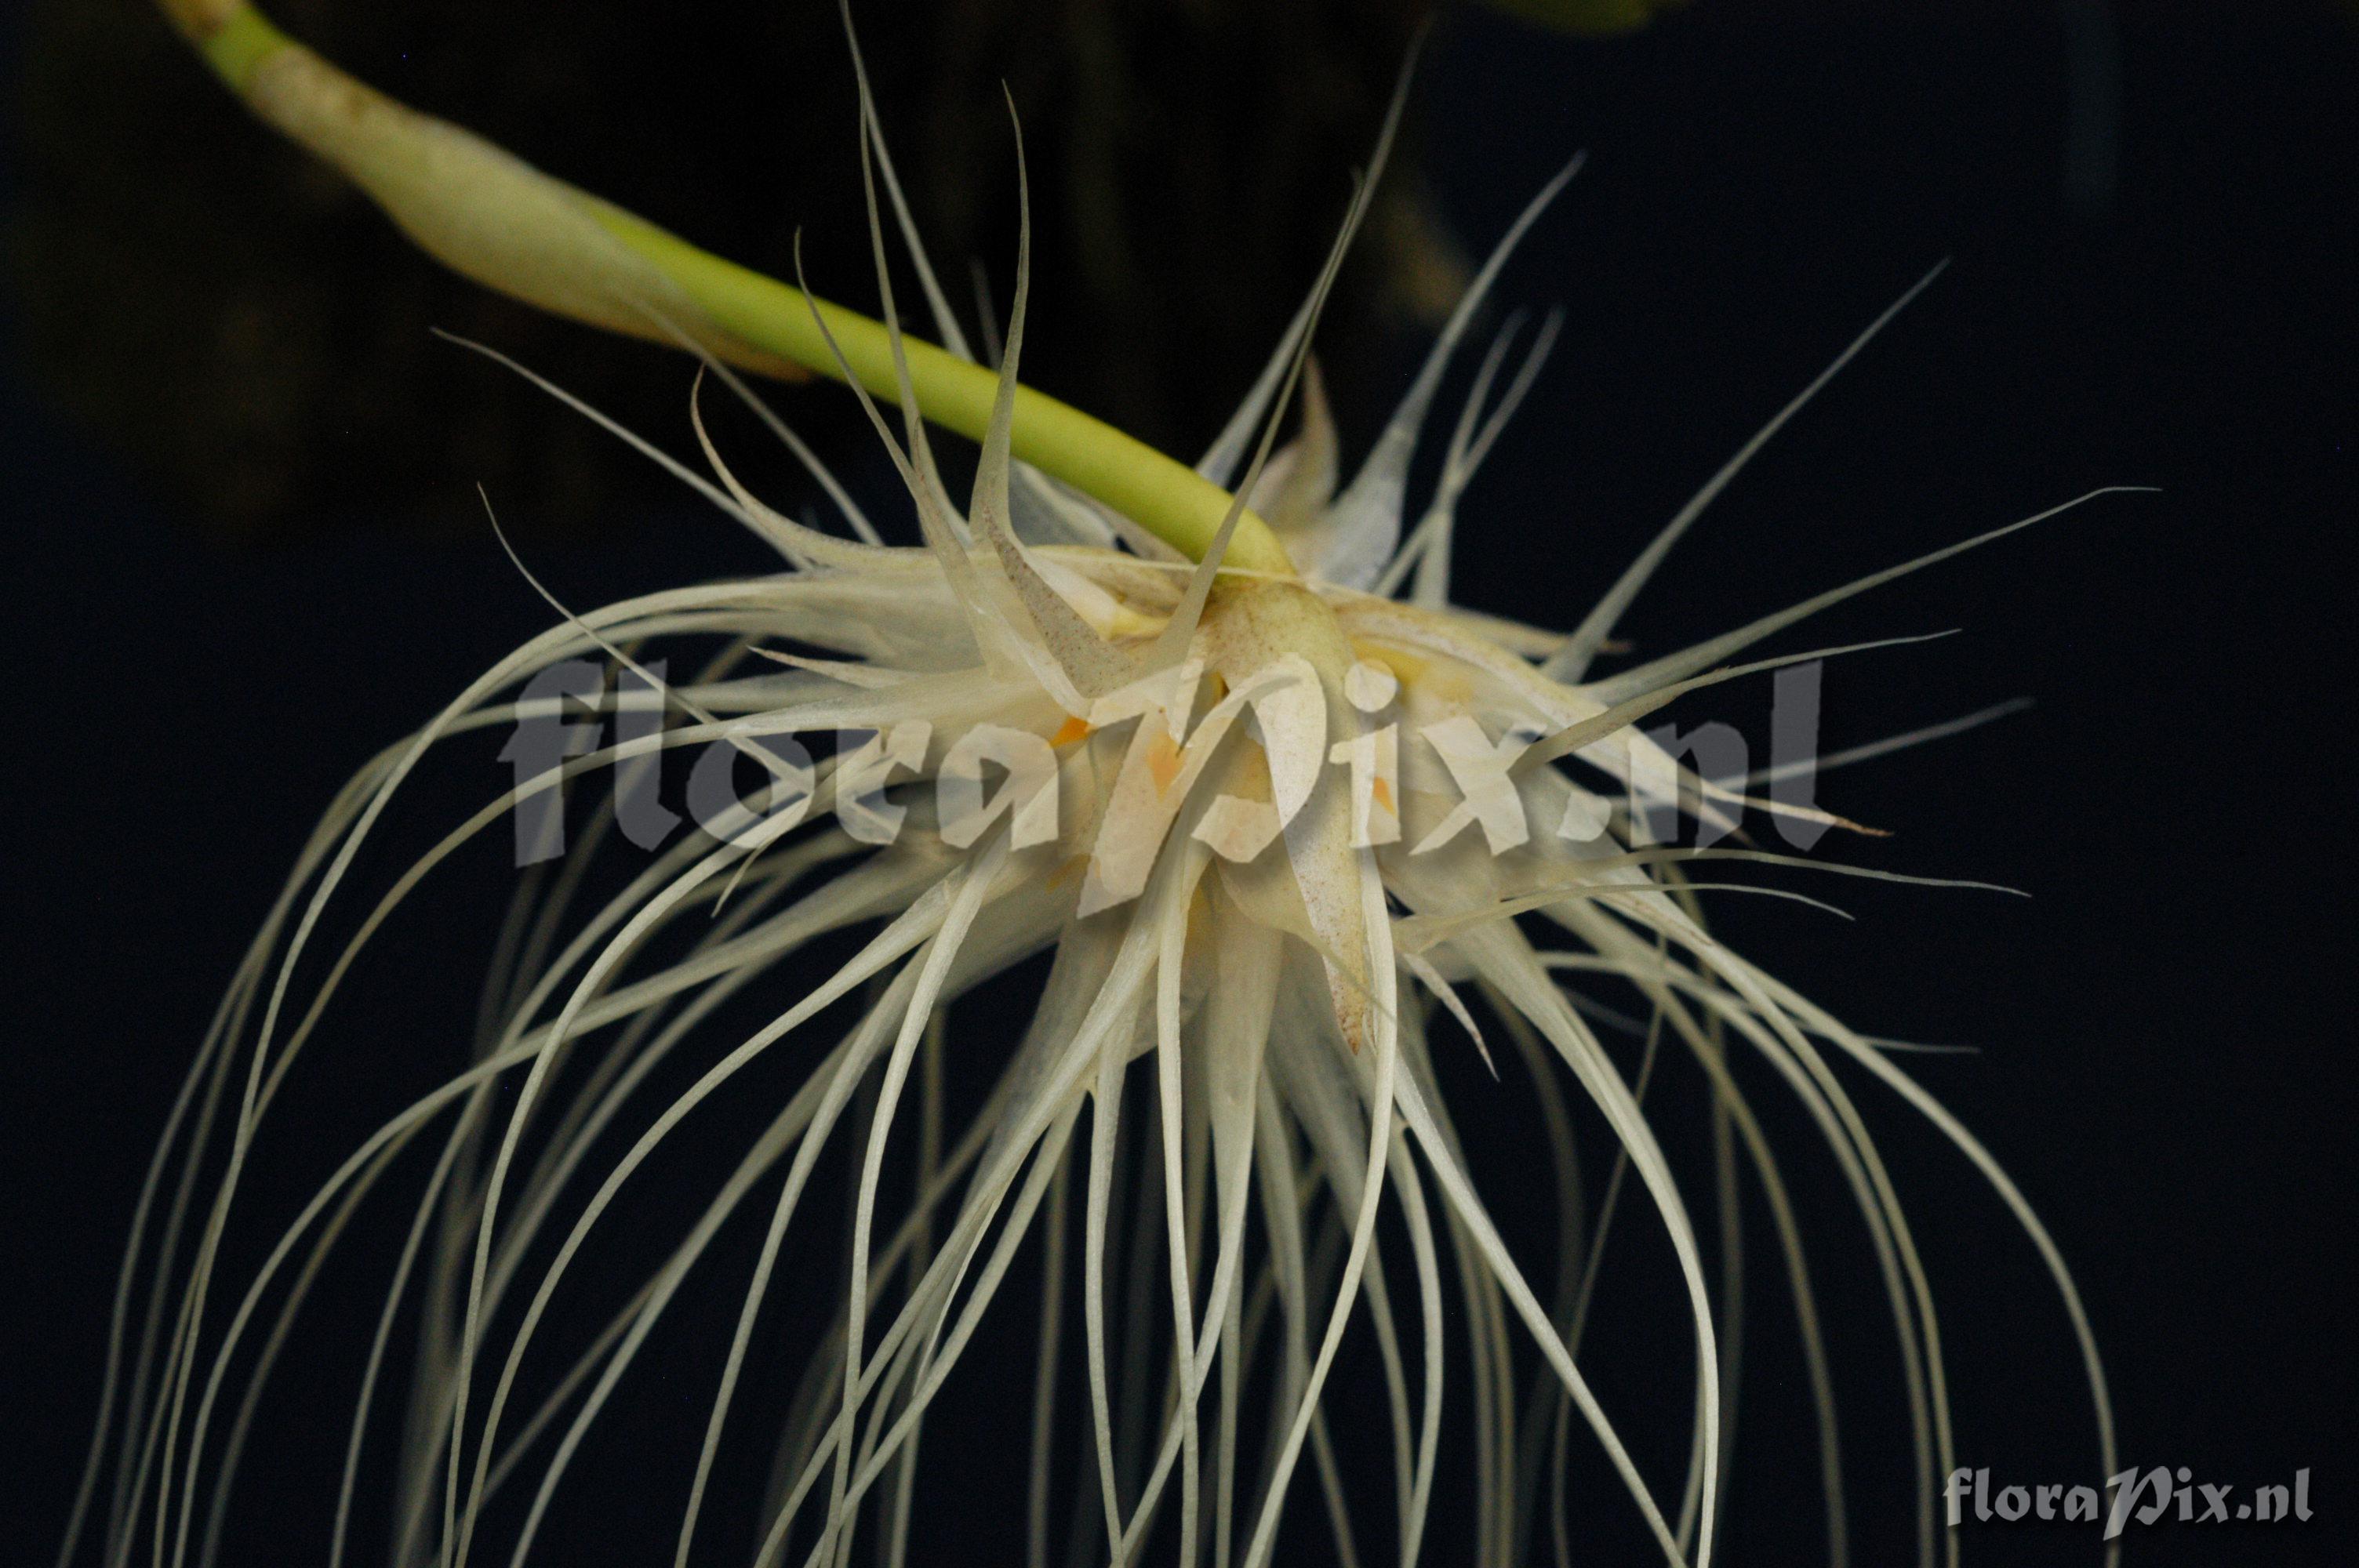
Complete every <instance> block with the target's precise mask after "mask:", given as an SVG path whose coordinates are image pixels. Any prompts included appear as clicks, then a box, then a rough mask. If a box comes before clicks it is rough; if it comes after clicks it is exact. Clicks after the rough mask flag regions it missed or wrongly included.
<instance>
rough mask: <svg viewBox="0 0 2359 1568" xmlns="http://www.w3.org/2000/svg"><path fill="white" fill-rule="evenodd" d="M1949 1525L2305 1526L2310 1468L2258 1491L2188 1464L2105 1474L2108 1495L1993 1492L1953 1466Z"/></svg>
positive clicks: (2108, 1535) (2108, 1528)
mask: <svg viewBox="0 0 2359 1568" xmlns="http://www.w3.org/2000/svg"><path fill="white" fill-rule="evenodd" d="M1941 1495H1942V1498H1943V1499H1944V1501H1945V1503H1946V1505H1947V1509H1948V1520H1949V1525H1950V1528H1951V1529H1952V1530H1956V1529H1958V1528H1959V1527H1960V1526H1962V1525H1963V1524H1964V1523H1965V1522H1966V1521H1967V1520H1968V1519H1973V1521H1974V1522H1975V1523H1977V1524H1991V1523H1994V1522H1995V1523H2000V1524H2019V1523H2022V1522H2024V1521H2026V1520H2040V1521H2048V1522H2055V1521H2061V1522H2063V1523H2067V1524H2090V1525H2101V1526H2103V1529H2104V1539H2105V1540H2107V1541H2113V1540H2116V1539H2118V1538H2119V1537H2120V1535H2121V1534H2122V1532H2123V1530H2126V1529H2127V1528H2128V1527H2129V1526H2131V1525H2133V1524H2138V1525H2153V1524H2160V1523H2163V1522H2165V1521H2169V1522H2172V1523H2177V1524H2287V1523H2295V1524H2302V1523H2307V1522H2309V1519H2310V1469H2309V1466H2307V1465H2305V1466H2303V1467H2302V1468H2300V1469H2299V1470H2296V1471H2295V1472H2294V1473H2293V1479H2292V1480H2291V1481H2274V1482H2269V1483H2267V1484H2265V1485H2261V1486H2238V1485H2235V1484H2234V1483H2223V1482H2212V1481H2199V1480H2197V1479H2196V1478H2195V1474H2194V1472H2193V1471H2192V1470H2190V1468H2189V1467H2188V1466H2186V1465H2178V1466H2176V1467H2173V1466H2171V1465H2155V1466H2153V1467H2152V1468H2150V1469H2145V1470H2140V1469H2137V1468H2136V1467H2132V1468H2130V1469H2127V1470H2124V1471H2123V1472H2121V1473H2120V1474H2119V1475H2117V1476H2108V1477H2107V1478H2106V1480H2105V1485H2104V1496H2103V1497H2100V1496H2099V1495H2098V1490H2097V1488H2096V1487H2091V1486H2071V1485H2068V1484H2065V1483H2062V1482H2052V1483H2048V1484H2044V1485H2023V1484H2019V1483H2016V1484H2008V1485H2004V1486H1997V1487H1994V1486H1993V1485H1992V1484H1991V1473H1990V1471H1989V1470H1988V1469H1986V1468H1985V1469H1964V1468H1961V1469H1956V1470H1952V1471H1951V1472H1950V1477H1949V1479H1948V1480H1947V1481H1946V1482H1944V1483H1943V1484H1942V1487H1941Z"/></svg>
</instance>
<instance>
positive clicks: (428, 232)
mask: <svg viewBox="0 0 2359 1568" xmlns="http://www.w3.org/2000/svg"><path fill="white" fill-rule="evenodd" d="M160 4H161V5H163V8H164V10H165V13H166V14H167V15H168V16H170V17H171V19H172V21H173V22H174V24H175V25H177V26H178V27H179V28H180V30H181V31H182V32H183V33H185V34H187V35H188V37H189V38H190V39H191V40H192V41H193V42H194V43H195V44H196V46H197V49H198V51H199V52H200V53H201V54H202V55H203V56H204V58H205V59H206V61H207V63H209V64H210V65H211V66H212V68H213V71H214V73H215V74H216V75H218V76H219V77H220V78H221V79H222V81H223V82H225V83H226V84H227V85H228V86H229V88H230V90H231V91H232V92H235V93H236V94H237V95H238V97H239V98H240V99H241V100H243V101H244V102H245V104H246V105H247V107H249V108H250V109H252V110H253V111H254V113H255V115H256V116H258V117H259V118H260V119H262V120H263V121H264V122H265V123H266V124H269V125H271V126H273V127H274V128H276V129H277V130H279V131H281V132H283V133H284V134H285V135H287V136H288V137H289V138H290V139H291V140H293V141H295V142H296V143H298V144H299V145H300V146H303V147H305V148H306V149H308V150H310V152H312V153H315V154H317V155H318V156H319V157H322V158H324V159H326V160H327V161H328V162H329V163H331V164H333V165H334V166H335V167H336V168H338V169H340V170H342V172H343V173H344V174H346V175H347V176H349V177H350V178H352V179H353V181H354V182H355V183H357V184H358V185H359V186H360V187H361V188H362V189H364V190H366V191H367V192H368V193H369V195H370V196H371V197H373V198H375V200H376V201H377V203H378V205H380V206H381V207H383V208H384V209H385V211H386V214H387V215H388V216H389V217H391V218H392V219H393V221H394V222H395V223H397V225H399V226H400V228H401V229H402V231H403V232H406V233H408V235H409V237H410V238H411V239H413V240H415V241H416V242H417V243H419V245H420V246H421V247H422V248H423V249H425V250H426V251H427V252H428V254H431V255H432V256H434V257H435V258H436V259H437V260H439V261H440V262H442V263H443V264H444V265H448V266H450V267H451V268H452V269H454V270H456V271H458V272H460V273H462V274H464V275H465V276H469V277H471V278H473V279H474V280H475V281H476V282H478V283H481V284H484V286H486V287H491V288H495V289H498V290H500V291H501V292H502V293H505V294H509V295H513V296H515V297H516V298H519V299H522V300H524V301H526V302H527V303H528V304H531V305H536V306H538V307H540V308H543V309H546V310H549V311H553V312H555V313H557V314H559V315H563V316H570V317H571V318H573V319H576V320H580V321H586V322H588V323H590V324H592V325H593V326H597V327H603V328H605V329H607V330H612V331H618V332H627V333H631V334H633V335H636V336H639V337H652V338H658V339H660V338H663V337H665V336H666V335H667V329H677V330H684V331H688V332H690V333H691V334H692V335H694V336H695V337H697V338H698V339H699V340H700V341H701V343H702V344H703V346H704V347H705V348H706V349H707V350H709V351H711V352H712V353H714V354H716V355H718V356H719V357H720V358H722V359H724V360H727V361H729V362H733V363H735V364H738V365H741V366H744V367H745V368H747V369H751V370H756V371H760V372H763V373H767V374H772V375H786V376H797V375H799V374H801V373H805V372H817V373H820V374H821V375H826V376H831V377H837V378H841V377H842V375H843V367H842V366H840V365H839V364H838V362H837V361H836V358H835V354H834V352H833V351H832V350H831V349H830V348H829V346H828V343H827V341H826V333H822V331H821V326H820V319H821V318H824V319H825V321H826V327H827V332H828V333H832V335H833V336H834V339H835V342H836V345H837V347H839V348H840V349H841V350H842V351H843V364H844V365H848V366H849V367H850V371H851V374H852V377H853V379H854V380H856V381H857V382H859V384H861V385H862V386H864V387H865V388H867V389H868V391H869V392H871V393H873V394H875V395H878V396H880V397H886V398H891V397H894V396H896V395H897V390H896V382H895V375H894V368H893V347H892V337H891V334H890V333H889V331H888V330H886V326H885V324H884V323H883V322H880V321H877V320H875V319H871V318H869V317H866V316H863V315H861V314H860V313H859V312H857V311H854V310H848V309H846V308H843V306H840V305H834V304H831V303H829V302H828V301H826V300H823V299H819V298H816V297H812V296H810V295H806V294H805V293H803V292H802V291H801V290H799V289H797V288H791V287H788V286H787V285H785V284H783V283H780V282H778V281H777V279H775V278H771V277H766V276H763V275H762V274H760V273H757V272H755V271H753V270H752V269H751V268H748V267H744V266H740V265H737V264H735V263H734V262H730V261H725V260H723V259H722V258H721V257H719V256H716V255H713V254H710V253H709V252H706V251H702V250H699V249H698V248H697V247H696V246H694V245H692V244H690V243H688V242H687V241H685V240H683V239H681V238H680V237H679V236H678V235H677V234H673V233H671V232H669V231H667V230H664V229H662V228H659V227H658V226H657V225H655V224H653V223H650V222H647V221H646V220H645V219H643V218H640V217H637V216H636V215H635V214H633V213H630V212H626V211H623V210H622V209H621V208H619V207H616V206H614V204H613V203H611V202H607V201H603V200H600V199H599V198H597V197H595V196H592V195H591V194H590V193H588V192H587V191H583V190H580V189H575V188H574V187H572V186H571V185H568V184H566V183H564V182H563V181H562V180H559V179H555V178H550V177H549V176H548V175H546V174H543V173H541V172H540V171H539V170H538V169H536V168H532V167H531V166H530V165H528V164H527V163H525V162H523V161H522V160H521V159H518V158H516V157H513V156H511V155H510V154H508V153H506V152H504V151H502V150H501V149H500V148H498V147H496V146H493V145H492V144H491V143H489V142H486V141H484V139H483V138H482V137H480V136H477V135H474V134H473V133H472V132H469V131H466V130H463V129H462V128H461V127H459V126H456V125H453V124H450V123H449V122H447V121H443V120H438V119H435V118H433V117H431V116H429V115H425V114H418V113H416V112H415V111H413V110H410V109H408V108H406V107H404V106H403V105H401V104H399V103H396V102H394V101H393V100H392V99H389V98H387V97H386V96H385V95H384V94H383V93H381V92H376V91H375V89H373V88H371V87H368V86H366V85H365V84H364V83H362V82H360V81H355V80H353V78H352V77H350V76H348V75H346V74H345V73H344V72H342V71H341V70H337V69H336V68H335V67H334V66H332V65H331V64H329V63H328V62H327V61H326V60H324V59H321V58H320V57H319V56H318V55H316V54H314V53H313V52H312V51H311V50H310V49H306V48H304V47H303V46H302V45H301V44H299V43H297V42H295V41H294V40H293V39H291V38H288V37H287V35H285V34H284V33H282V32H280V31H279V30H278V29H277V27H274V26H272V25H271V23H270V21H269V19H268V18H267V17H266V16H263V15H262V14H261V13H260V12H259V11H256V10H255V8H254V7H253V6H252V5H247V4H245V0H160ZM903 345H904V349H905V351H906V353H907V355H908V364H909V378H910V383H911V385H912V387H913V388H914V390H915V392H916V395H917V400H918V406H919V411H920V412H921V413H923V414H924V416H926V417H927V418H928V419H929V420H931V421H933V422H934V423H935V424H938V425H940V426H942V427H944V428H946V429H950V430H954V431H956V432H958V433H959V434H960V435H962V436H965V437H968V438H971V439H974V440H981V439H982V438H983V436H984V431H985V429H986V428H987V427H988V426H989V424H990V421H991V409H992V401H993V398H994V396H995V394H996V390H997V378H996V377H995V375H994V374H993V373H992V372H991V371H990V370H989V369H988V368H986V367H985V366H983V365H979V364H975V363H973V362H970V361H967V360H962V359H961V358H959V357H958V356H957V355H955V354H952V353H950V352H948V351H945V350H943V349H940V348H939V347H937V346H935V345H934V344H931V343H928V342H923V341H919V340H918V339H915V338H908V337H905V338H904V339H903ZM1012 444H1013V452H1014V456H1016V458H1018V459H1021V460H1024V461H1026V462H1028V463H1031V464H1033V465H1034V466H1035V467H1037V468H1038V469H1039V470H1041V471H1043V472H1045V473H1047V474H1049V475H1050V476H1052V477H1054V478H1056V479H1059V480H1061V481H1064V482H1065V483H1066V484H1069V485H1071V486H1072V487H1073V488H1074V489H1076V490H1078V491H1081V492H1082V493H1084V494H1086V495H1090V496H1093V497H1094V498H1095V499H1097V500H1098V501H1100V502H1103V503H1104V504H1106V505H1108V506H1110V507H1113V508H1114V510H1115V511H1117V512H1120V513H1122V514H1124V515H1125V516H1127V517H1129V518H1131V519H1132V520H1133V521H1135V522H1136V523H1137V524H1139V526H1141V527H1143V528H1145V529H1146V530H1147V531H1148V532H1149V533H1151V534H1153V535H1155V536H1156V537H1158V538H1159V539H1161V540H1163V541H1164V542H1165V543H1166V544H1169V545H1170V546H1172V547H1173V548H1175V549H1177V550H1179V551H1180V552H1182V553H1183V554H1185V555H1186V556H1187V557H1189V558H1190V559H1191V560H1201V559H1202V558H1203V556H1204V553H1205V552H1206V550H1208V549H1209V548H1210V547H1211V546H1212V541H1213V538H1214V536H1215V535H1217V534H1218V533H1219V532H1220V528H1221V523H1222V520H1223V518H1224V517H1225V516H1226V515H1227V514H1228V510H1229V506H1230V503H1231V497H1230V495H1229V493H1228V492H1226V491H1224V490H1223V489H1222V488H1221V487H1220V486H1218V485H1216V484H1213V483H1212V482H1211V481H1208V480H1206V479H1204V478H1202V477H1201V475H1199V474H1198V473H1196V471H1195V470H1192V469H1190V468H1189V467H1188V466H1187V465H1185V464H1184V463H1180V462H1179V461H1177V460H1173V459H1172V458H1169V457H1168V456H1166V455H1165V454H1163V453H1161V452H1158V451H1157V450H1156V449H1153V448H1152V447H1149V446H1147V445H1146V444H1145V443H1144V442H1142V441H1139V440H1137V439H1136V438H1133V437H1130V436H1127V435H1125V434H1124V433H1123V432H1121V431H1120V430H1117V429H1115V428H1114V427H1113V426H1111V425H1108V424H1106V423H1105V422H1104V421H1103V420H1100V419H1096V418H1093V417H1092V416H1089V415H1087V414H1084V413H1082V411H1081V410H1080V409H1078V408H1074V407H1072V406H1070V405H1068V404H1064V403H1060V402H1059V401H1058V400H1057V399H1055V398H1053V397H1049V396H1048V395H1044V394H1042V393H1039V392H1038V391H1035V390H1034V389H1032V388H1030V387H1020V388H1018V389H1017V391H1016V409H1015V425H1014V431H1013V442H1012ZM1222 561H1223V565H1224V566H1229V567H1234V568H1240V569H1243V570H1246V571H1256V572H1269V573H1277V574H1283V575H1289V576H1290V575H1291V574H1292V572H1293V565H1292V563H1291V562H1290V561H1289V560H1288V557H1287V554H1286V550H1285V548H1284V546H1281V545H1280V544H1279V543H1278V541H1277V535H1275V534H1273V533H1272V532H1271V531H1270V529H1269V527H1268V526H1267V524H1265V523H1264V522H1263V521H1262V519H1261V518H1260V517H1258V516H1256V515H1255V514H1253V513H1251V512H1246V513H1245V514H1244V515H1243V516H1241V517H1240V518H1239V519H1238V520H1237V525H1236V530H1235V533H1234V536H1233V537H1232V538H1231V539H1230V541H1229V545H1228V549H1227V552H1226V553H1225V554H1224V555H1223V557H1222Z"/></svg>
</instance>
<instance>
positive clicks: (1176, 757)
mask: <svg viewBox="0 0 2359 1568" xmlns="http://www.w3.org/2000/svg"><path fill="white" fill-rule="evenodd" d="M1147 772H1148V773H1153V774H1154V775H1155V793H1156V794H1158V795H1161V794H1162V793H1163V792H1164V791H1165V790H1168V789H1169V788H1170V787H1171V781H1172V780H1173V779H1176V778H1178V777H1179V776H1180V748H1179V747H1178V746H1177V745H1175V744H1173V743H1172V740H1171V737H1170V736H1169V734H1166V733H1164V732H1162V731H1159V730H1158V732H1157V733H1156V735H1155V737H1154V738H1153V739H1152V740H1150V741H1147Z"/></svg>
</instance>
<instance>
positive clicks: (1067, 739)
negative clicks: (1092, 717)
mask: <svg viewBox="0 0 2359 1568" xmlns="http://www.w3.org/2000/svg"><path fill="white" fill-rule="evenodd" d="M1089 733H1090V721H1089V720H1088V719H1083V718H1082V716H1081V715H1080V714H1078V713H1069V714H1067V715H1066V716H1065V721H1064V722H1063V723H1062V724H1060V725H1058V726H1057V732H1056V733H1055V734H1054V735H1051V736H1049V744H1050V745H1051V746H1070V745H1071V744H1072V743H1073V742H1074V741H1080V740H1085V739H1087V738H1088V736H1089Z"/></svg>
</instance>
